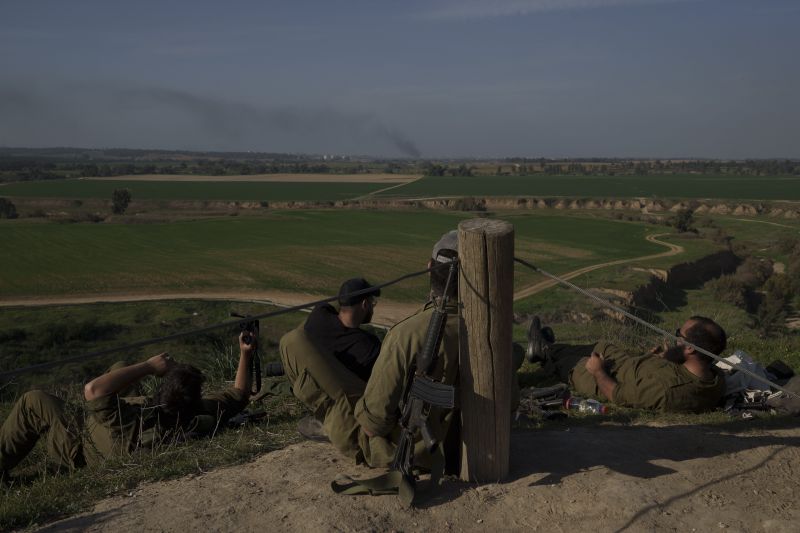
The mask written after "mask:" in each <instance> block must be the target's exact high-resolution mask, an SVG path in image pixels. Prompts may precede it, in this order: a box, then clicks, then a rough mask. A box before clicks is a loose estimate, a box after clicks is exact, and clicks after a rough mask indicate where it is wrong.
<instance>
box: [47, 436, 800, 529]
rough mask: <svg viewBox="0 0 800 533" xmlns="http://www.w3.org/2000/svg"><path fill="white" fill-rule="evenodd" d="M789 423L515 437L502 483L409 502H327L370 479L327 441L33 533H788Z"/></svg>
mask: <svg viewBox="0 0 800 533" xmlns="http://www.w3.org/2000/svg"><path fill="white" fill-rule="evenodd" d="M798 471H800V429H798V428H797V427H790V426H788V425H787V426H786V429H776V430H770V431H750V432H746V433H729V432H726V431H724V430H721V429H718V428H705V427H696V426H695V427H693V426H671V427H644V426H638V427H621V426H609V425H597V426H591V427H571V428H563V427H562V428H556V429H546V430H538V431H532V430H527V431H516V432H514V433H513V434H512V441H511V473H510V476H509V479H508V480H507V481H506V482H504V483H499V484H498V483H491V484H486V485H483V486H475V485H470V484H465V483H460V482H455V481H448V482H446V483H445V485H444V486H443V489H442V490H441V491H440V493H439V494H438V495H437V496H436V497H435V498H434V499H433V500H431V501H429V502H427V503H426V504H425V505H423V506H422V507H421V508H418V509H411V510H407V509H403V508H402V507H401V506H400V504H399V503H398V500H397V499H396V497H394V496H381V497H370V496H359V497H348V496H337V495H334V494H333V493H332V492H331V490H330V488H329V485H330V482H331V480H333V479H334V478H335V477H336V476H337V475H339V474H343V473H346V474H354V475H365V476H366V475H372V474H373V473H371V472H369V471H367V470H366V469H364V468H357V467H355V466H354V465H352V464H351V463H350V462H349V461H348V460H346V459H344V458H342V457H341V456H339V455H338V454H337V453H336V452H335V451H334V450H333V449H332V448H331V447H330V445H326V444H319V443H312V442H304V443H300V444H296V445H293V446H290V447H288V448H285V449H283V450H279V451H276V452H272V453H268V454H266V455H263V456H261V457H259V458H257V459H255V460H254V461H252V462H250V463H247V464H243V465H239V466H234V467H229V468H223V469H219V470H216V471H213V472H208V473H205V472H199V473H198V474H196V475H190V476H187V477H183V478H181V479H176V480H173V481H167V482H158V483H149V484H144V485H141V486H140V487H138V488H137V489H135V490H134V491H132V492H130V493H127V494H124V495H120V496H116V497H112V498H109V499H107V500H104V501H101V502H99V503H98V504H97V505H95V506H94V508H93V509H92V510H91V511H89V512H87V513H84V514H81V515H78V516H75V517H72V518H68V519H66V520H62V521H60V522H56V523H54V524H51V525H49V526H47V527H45V528H43V529H42V530H41V531H48V532H56V531H58V532H67V531H76V532H77V531H114V532H139V531H256V530H264V531H289V532H293V531H297V532H302V533H308V532H310V531H542V532H563V531H592V532H597V533H604V532H611V531H617V532H620V531H626V532H637V531H686V532H690V531H720V530H725V531H741V532H750V531H769V532H790V531H791V532H793V531H797V524H798V521H800V506H798V496H797V492H798V490H800V483H799V482H798V478H797V472H798Z"/></svg>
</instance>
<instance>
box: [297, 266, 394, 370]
mask: <svg viewBox="0 0 800 533" xmlns="http://www.w3.org/2000/svg"><path fill="white" fill-rule="evenodd" d="M368 289H372V285H370V284H369V283H368V282H367V280H365V279H364V278H353V279H349V280H347V281H345V282H344V283H343V284H342V287H341V288H340V289H339V311H338V312H337V311H336V309H335V308H334V307H333V306H332V305H330V304H322V305H318V306H317V307H315V308H314V310H313V311H312V312H311V314H310V315H309V317H308V319H307V320H306V323H305V326H304V329H305V332H306V335H307V336H308V339H309V340H310V341H311V342H312V344H314V346H315V347H316V348H317V350H319V351H320V352H321V353H323V354H331V355H333V356H334V357H336V359H338V360H339V362H341V363H342V364H343V365H344V366H345V368H347V369H348V370H349V371H351V372H352V373H354V374H355V375H357V376H358V377H360V378H361V379H362V380H364V381H365V382H366V381H367V380H368V379H369V375H370V374H371V373H372V366H373V365H374V364H375V359H377V357H378V353H379V352H380V351H381V341H380V340H379V339H378V337H376V336H375V335H373V334H372V333H370V332H368V331H366V330H363V329H361V328H360V327H359V326H361V325H362V324H368V323H369V322H370V321H371V320H372V313H373V311H374V309H375V305H376V304H377V298H378V297H379V296H380V295H381V290H380V289H374V290H368ZM361 291H366V292H363V294H355V295H354V293H356V292H361Z"/></svg>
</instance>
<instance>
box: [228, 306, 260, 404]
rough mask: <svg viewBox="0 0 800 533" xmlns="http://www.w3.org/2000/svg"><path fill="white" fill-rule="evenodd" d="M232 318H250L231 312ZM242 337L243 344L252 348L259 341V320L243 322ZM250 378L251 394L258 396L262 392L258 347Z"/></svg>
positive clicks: (240, 325)
mask: <svg viewBox="0 0 800 533" xmlns="http://www.w3.org/2000/svg"><path fill="white" fill-rule="evenodd" d="M231 316H233V317H236V318H248V317H247V315H242V314H239V313H234V312H231ZM239 327H240V328H241V332H242V333H244V335H243V336H242V342H244V343H245V344H246V345H248V346H250V345H251V344H253V341H256V342H257V341H258V320H251V321H249V322H242V323H241V324H239ZM250 376H251V378H252V388H251V389H250V394H258V392H259V391H261V358H260V357H259V355H258V345H256V349H255V350H253V357H252V358H251V359H250Z"/></svg>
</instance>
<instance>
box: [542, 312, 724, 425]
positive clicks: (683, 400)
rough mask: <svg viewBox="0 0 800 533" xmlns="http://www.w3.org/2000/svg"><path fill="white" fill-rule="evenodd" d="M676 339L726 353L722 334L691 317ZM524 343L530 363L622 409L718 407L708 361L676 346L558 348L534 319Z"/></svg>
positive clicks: (719, 383)
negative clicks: (636, 352)
mask: <svg viewBox="0 0 800 533" xmlns="http://www.w3.org/2000/svg"><path fill="white" fill-rule="evenodd" d="M675 336H676V337H679V338H681V339H686V340H687V341H688V342H690V343H692V344H694V345H695V346H698V347H700V348H703V349H704V350H707V351H709V352H711V353H713V354H717V355H719V354H720V353H722V351H723V350H725V345H726V335H725V330H723V329H722V328H721V327H720V326H719V325H718V324H717V323H716V322H714V321H713V320H711V319H710V318H706V317H702V316H693V317H690V318H689V320H687V321H686V323H685V324H683V326H681V327H680V329H678V330H677V331H676V332H675ZM528 340H529V343H528V350H527V354H526V356H527V359H528V361H530V362H534V361H538V362H540V363H541V364H542V366H543V368H544V369H545V370H546V371H548V372H549V373H550V374H552V375H554V376H556V377H558V378H559V379H560V380H561V381H563V382H564V383H568V384H569V385H570V387H571V388H572V389H573V390H575V391H576V392H577V393H578V394H581V395H585V396H595V397H597V398H600V399H601V400H604V401H610V402H613V403H615V404H617V405H620V406H622V407H634V408H639V409H659V410H662V411H690V412H701V411H708V410H712V409H714V408H715V407H717V406H718V405H719V403H720V401H721V400H722V397H723V396H724V393H725V380H724V378H723V377H722V376H721V375H720V374H719V373H718V372H717V371H716V370H715V368H714V366H713V365H712V363H713V361H712V360H711V358H710V357H708V356H706V355H704V354H702V353H700V352H698V351H697V350H695V349H694V348H692V347H691V346H688V345H686V344H683V343H681V342H680V341H678V343H677V345H675V346H666V345H664V346H657V347H655V348H653V349H652V350H650V352H648V353H647V354H644V355H634V354H630V353H627V352H625V351H623V350H621V349H620V348H617V347H616V346H614V345H613V344H610V343H605V342H600V343H597V344H595V345H591V344H590V345H584V346H573V345H568V344H557V343H555V336H554V335H553V331H552V330H551V329H550V328H548V327H545V328H542V327H541V323H540V321H539V318H538V317H533V319H532V320H531V324H530V327H529V329H528Z"/></svg>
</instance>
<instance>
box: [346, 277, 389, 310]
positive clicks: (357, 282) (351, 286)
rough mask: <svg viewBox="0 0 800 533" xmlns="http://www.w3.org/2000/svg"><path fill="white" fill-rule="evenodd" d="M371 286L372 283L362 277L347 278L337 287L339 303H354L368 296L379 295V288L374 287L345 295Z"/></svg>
mask: <svg viewBox="0 0 800 533" xmlns="http://www.w3.org/2000/svg"><path fill="white" fill-rule="evenodd" d="M371 287H372V285H370V284H369V283H368V282H367V280H365V279H364V278H353V279H348V280H347V281H345V282H344V283H342V286H341V288H339V305H356V304H357V303H360V302H361V301H362V300H365V299H367V298H369V297H370V296H380V295H381V290H380V289H375V290H374V291H369V292H365V293H363V294H358V295H356V296H347V295H349V294H352V293H354V292H356V291H363V290H364V289H369V288H371Z"/></svg>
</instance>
